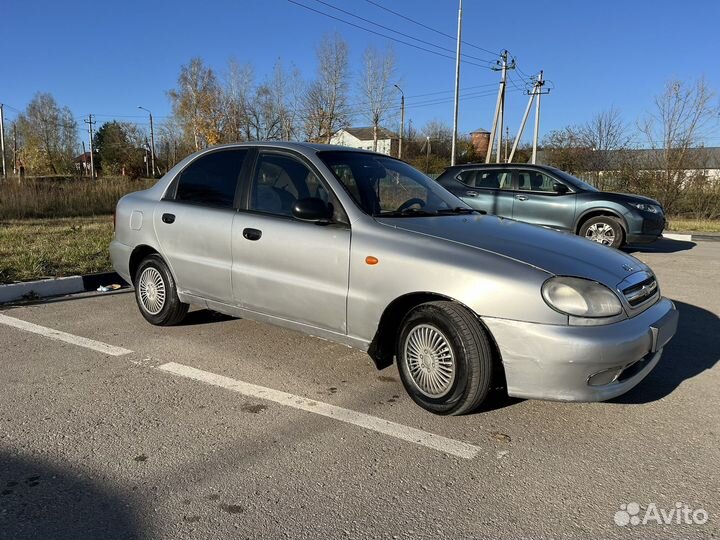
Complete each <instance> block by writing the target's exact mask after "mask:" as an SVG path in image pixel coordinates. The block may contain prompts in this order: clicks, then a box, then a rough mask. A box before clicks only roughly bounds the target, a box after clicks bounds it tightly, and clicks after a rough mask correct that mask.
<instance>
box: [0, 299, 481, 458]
mask: <svg viewBox="0 0 720 540" xmlns="http://www.w3.org/2000/svg"><path fill="white" fill-rule="evenodd" d="M0 324H5V325H7V326H12V327H13V328H17V329H19V330H24V331H26V332H32V333H34V334H39V335H41V336H45V337H48V338H51V339H57V340H58V341H64V342H65V343H70V344H72V345H77V346H79V347H85V348H86V349H92V350H94V351H98V352H101V353H103V354H109V355H112V356H123V355H125V354H130V353H132V352H133V351H131V350H130V349H124V348H123V347H116V346H114V345H108V344H107V343H103V342H101V341H95V340H94V339H88V338H84V337H81V336H75V335H73V334H68V333H66V332H61V331H60V330H54V329H53V328H48V327H46V326H40V325H39V324H34V323H31V322H28V321H23V320H22V319H16V318H15V317H10V316H8V315H4V314H2V313H0ZM157 369H160V370H162V371H165V372H167V373H172V374H174V375H179V376H180V377H185V378H188V379H193V380H195V381H200V382H203V383H206V384H210V385H213V386H219V387H221V388H225V389H228V390H232V391H234V392H238V393H240V394H243V395H245V396H251V397H255V398H259V399H265V400H268V401H273V402H275V403H278V404H280V405H285V406H287V407H292V408H293V409H299V410H301V411H306V412H310V413H314V414H319V415H321V416H326V417H328V418H332V419H334V420H339V421H340V422H345V423H347V424H352V425H355V426H359V427H362V428H365V429H369V430H371V431H376V432H378V433H382V434H383V435H388V436H390V437H395V438H396V439H401V440H403V441H407V442H410V443H413V444H417V445H420V446H425V447H427V448H431V449H433V450H439V451H440V452H445V453H446V454H451V455H453V456H457V457H461V458H465V459H472V458H474V457H475V456H477V455H478V453H479V452H480V448H479V447H477V446H475V445H472V444H470V443H466V442H463V441H457V440H455V439H449V438H448V437H443V436H442V435H435V434H434V433H428V432H426V431H423V430H421V429H416V428H412V427H409V426H404V425H402V424H397V423H395V422H391V421H389V420H384V419H383V418H378V417H377V416H371V415H369V414H365V413H361V412H357V411H352V410H350V409H343V408H342V407H338V406H336V405H331V404H329V403H324V402H322V401H315V400H313V399H308V398H304V397H302V396H296V395H294V394H289V393H287V392H282V391H280V390H273V389H272V388H266V387H264V386H258V385H255V384H251V383H246V382H243V381H238V380H236V379H231V378H229V377H224V376H222V375H216V374H214V373H210V372H208V371H203V370H200V369H196V368H193V367H190V366H185V365H182V364H177V363H175V362H168V363H167V364H162V365H161V366H158V367H157Z"/></svg>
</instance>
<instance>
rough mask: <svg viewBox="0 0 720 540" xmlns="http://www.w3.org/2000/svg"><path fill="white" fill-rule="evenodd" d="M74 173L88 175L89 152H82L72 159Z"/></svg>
mask: <svg viewBox="0 0 720 540" xmlns="http://www.w3.org/2000/svg"><path fill="white" fill-rule="evenodd" d="M73 163H74V164H75V171H76V172H77V173H79V174H83V175H85V174H90V152H83V153H82V154H80V155H77V156H75V158H74V159H73Z"/></svg>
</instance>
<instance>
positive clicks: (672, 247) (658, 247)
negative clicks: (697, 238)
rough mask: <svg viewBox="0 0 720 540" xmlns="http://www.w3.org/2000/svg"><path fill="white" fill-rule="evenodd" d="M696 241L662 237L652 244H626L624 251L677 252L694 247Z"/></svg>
mask: <svg viewBox="0 0 720 540" xmlns="http://www.w3.org/2000/svg"><path fill="white" fill-rule="evenodd" d="M696 245H697V244H696V243H695V242H683V241H679V240H670V239H669V238H662V239H661V240H658V241H657V242H653V243H652V244H637V245H629V246H624V247H623V248H622V251H624V252H625V253H677V252H678V251H688V250H690V249H692V248H694V247H695V246H696Z"/></svg>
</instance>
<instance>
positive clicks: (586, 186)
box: [553, 168, 600, 191]
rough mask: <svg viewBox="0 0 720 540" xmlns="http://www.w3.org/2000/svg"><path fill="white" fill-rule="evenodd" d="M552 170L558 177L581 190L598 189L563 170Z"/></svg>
mask: <svg viewBox="0 0 720 540" xmlns="http://www.w3.org/2000/svg"><path fill="white" fill-rule="evenodd" d="M553 172H554V173H555V174H557V175H558V176H559V177H560V178H562V179H563V180H565V181H566V182H567V183H568V184H570V186H572V187H574V188H577V189H580V190H582V191H600V190H599V189H598V188H596V187H595V186H592V185H590V184H588V183H587V182H585V181H584V180H580V179H579V178H576V177H575V176H573V175H572V174H568V173H566V172H565V171H561V170H560V169H555V168H553Z"/></svg>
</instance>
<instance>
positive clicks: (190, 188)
mask: <svg viewBox="0 0 720 540" xmlns="http://www.w3.org/2000/svg"><path fill="white" fill-rule="evenodd" d="M246 156H247V150H244V149H232V150H221V151H218V152H212V153H210V154H205V155H204V156H201V157H199V158H198V159H196V160H195V161H194V162H192V163H191V164H190V165H189V166H188V167H187V168H186V169H185V170H184V171H183V172H181V173H180V176H179V178H178V181H177V189H176V191H175V200H176V201H187V202H193V203H197V204H204V205H208V206H218V207H222V208H232V207H233V201H234V200H235V188H236V187H237V183H238V177H239V176H240V170H241V169H242V166H243V162H244V161H245V157H246Z"/></svg>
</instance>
